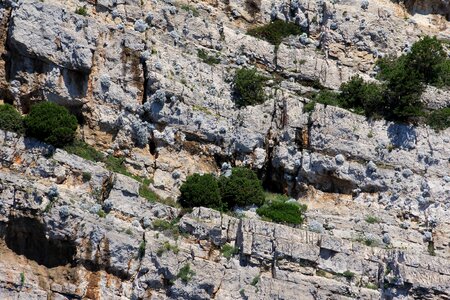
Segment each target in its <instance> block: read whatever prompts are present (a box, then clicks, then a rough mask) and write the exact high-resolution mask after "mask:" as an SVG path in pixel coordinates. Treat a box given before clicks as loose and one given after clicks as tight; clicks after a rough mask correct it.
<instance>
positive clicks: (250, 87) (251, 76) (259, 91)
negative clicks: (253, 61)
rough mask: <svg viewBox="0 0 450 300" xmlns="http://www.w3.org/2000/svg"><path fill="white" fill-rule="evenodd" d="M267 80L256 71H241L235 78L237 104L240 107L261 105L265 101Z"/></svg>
mask: <svg viewBox="0 0 450 300" xmlns="http://www.w3.org/2000/svg"><path fill="white" fill-rule="evenodd" d="M266 81H267V78H266V77H264V76H261V75H259V74H258V73H257V72H256V69H247V68H243V69H239V70H237V71H236V74H235V76H234V80H233V83H234V90H235V93H236V99H235V103H236V105H237V106H238V107H242V106H247V105H256V104H261V103H263V102H264V101H265V99H266V95H265V93H264V83H265V82H266Z"/></svg>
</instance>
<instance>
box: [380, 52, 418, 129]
mask: <svg viewBox="0 0 450 300" xmlns="http://www.w3.org/2000/svg"><path fill="white" fill-rule="evenodd" d="M377 64H378V66H379V67H380V72H379V74H378V78H379V79H381V80H382V81H384V82H385V86H386V90H385V103H386V105H385V106H386V107H385V109H384V111H383V115H384V117H386V118H387V119H390V120H399V121H406V120H408V119H409V118H411V117H416V116H420V115H421V114H422V113H421V112H422V110H423V104H422V102H421V101H420V95H421V94H422V92H423V90H424V85H423V83H422V80H421V75H420V73H419V72H418V71H417V70H415V69H413V68H411V66H410V65H409V64H408V59H407V57H406V56H401V57H400V58H392V57H386V58H383V59H380V60H379V61H378V62H377Z"/></svg>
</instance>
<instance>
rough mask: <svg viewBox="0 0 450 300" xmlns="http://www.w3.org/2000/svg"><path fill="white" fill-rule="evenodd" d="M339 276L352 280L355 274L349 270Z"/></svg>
mask: <svg viewBox="0 0 450 300" xmlns="http://www.w3.org/2000/svg"><path fill="white" fill-rule="evenodd" d="M341 275H342V276H344V277H345V278H347V280H352V279H353V278H354V277H355V273H353V272H352V271H349V270H347V271H345V272H344V273H342V274H341Z"/></svg>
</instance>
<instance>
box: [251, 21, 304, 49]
mask: <svg viewBox="0 0 450 300" xmlns="http://www.w3.org/2000/svg"><path fill="white" fill-rule="evenodd" d="M301 33H302V30H301V28H300V27H299V26H298V25H296V24H294V23H288V22H284V21H282V20H275V21H273V22H271V23H269V24H266V25H263V26H259V27H255V28H251V29H249V30H248V31H247V34H248V35H251V36H254V37H257V38H259V39H262V40H265V41H268V42H269V43H271V44H273V45H275V46H278V45H280V44H281V42H282V41H283V39H284V38H285V37H288V36H290V35H299V34H301Z"/></svg>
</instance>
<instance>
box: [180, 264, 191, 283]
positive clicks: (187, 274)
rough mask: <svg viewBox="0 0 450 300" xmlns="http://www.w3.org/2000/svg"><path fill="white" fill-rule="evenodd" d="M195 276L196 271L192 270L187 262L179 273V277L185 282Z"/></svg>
mask: <svg viewBox="0 0 450 300" xmlns="http://www.w3.org/2000/svg"><path fill="white" fill-rule="evenodd" d="M194 276H195V272H194V271H192V270H191V266H190V265H189V264H185V265H184V266H183V267H182V268H181V269H180V271H179V272H178V274H177V277H178V278H180V279H181V281H183V282H184V283H187V282H189V281H190V280H191V279H192V277H194Z"/></svg>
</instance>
